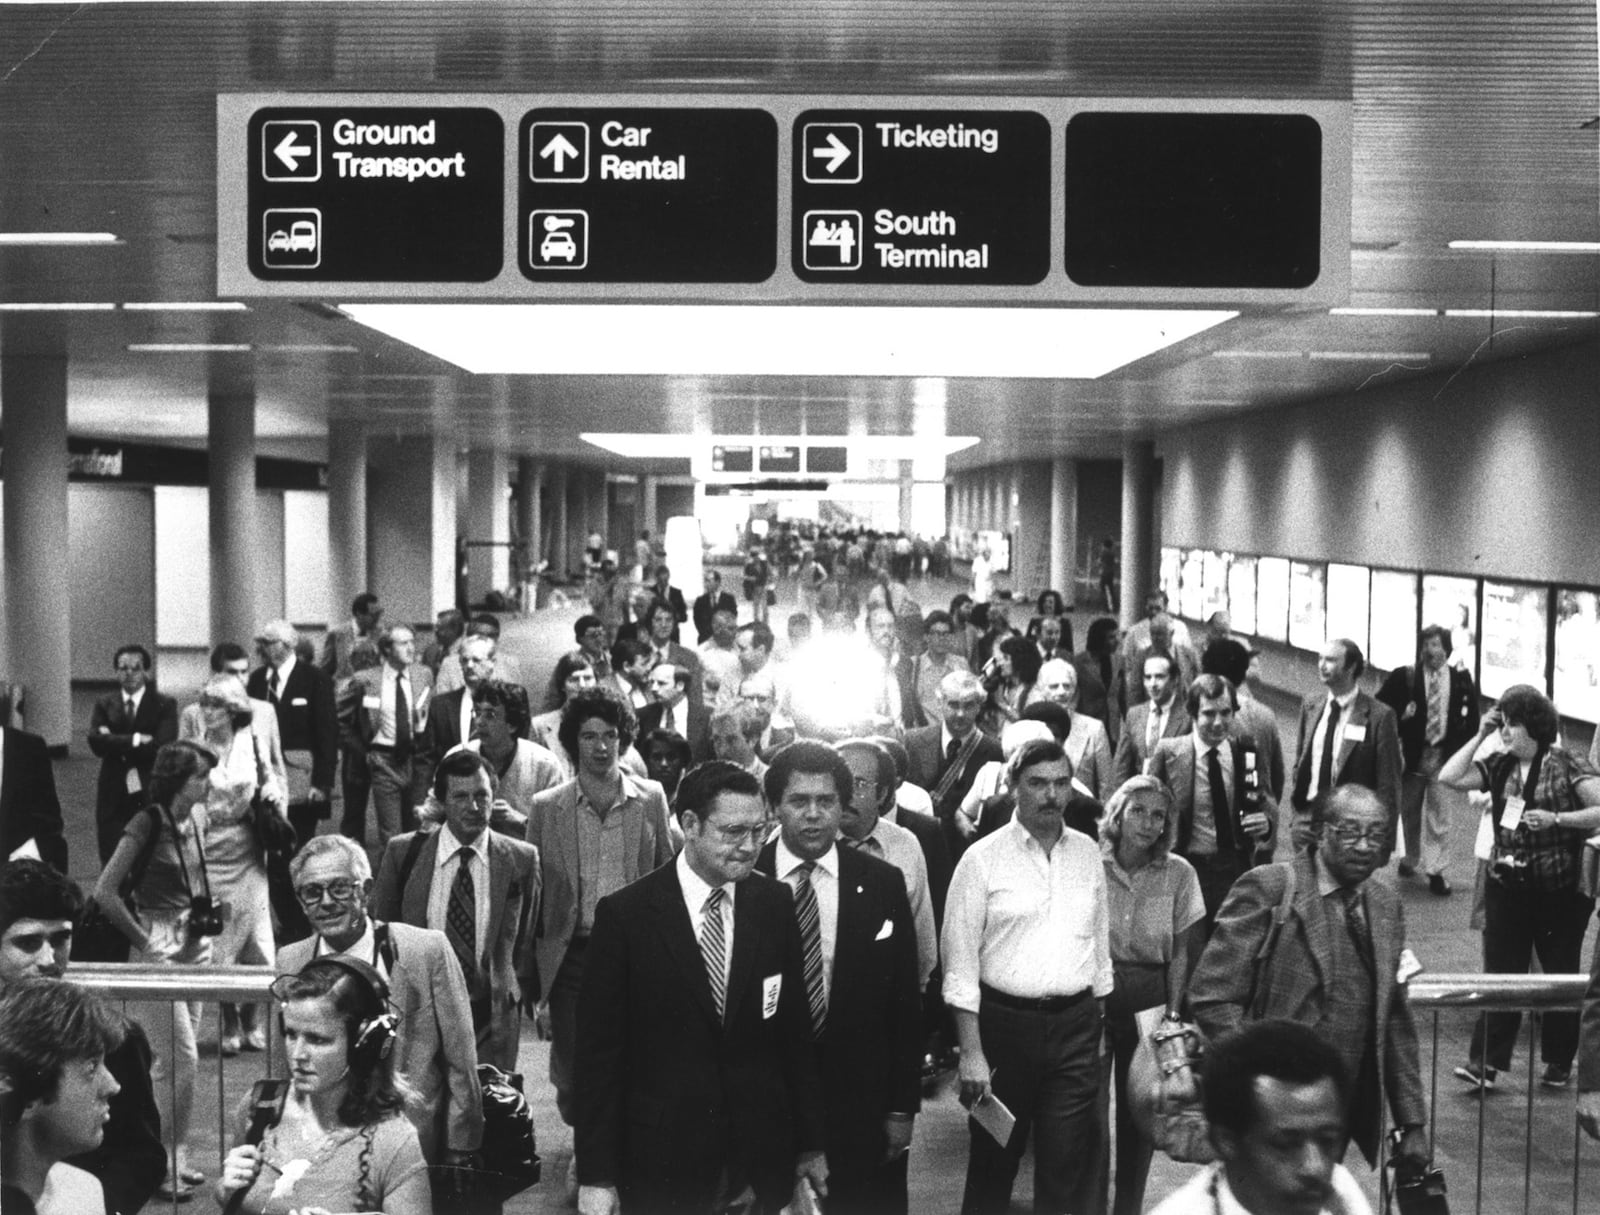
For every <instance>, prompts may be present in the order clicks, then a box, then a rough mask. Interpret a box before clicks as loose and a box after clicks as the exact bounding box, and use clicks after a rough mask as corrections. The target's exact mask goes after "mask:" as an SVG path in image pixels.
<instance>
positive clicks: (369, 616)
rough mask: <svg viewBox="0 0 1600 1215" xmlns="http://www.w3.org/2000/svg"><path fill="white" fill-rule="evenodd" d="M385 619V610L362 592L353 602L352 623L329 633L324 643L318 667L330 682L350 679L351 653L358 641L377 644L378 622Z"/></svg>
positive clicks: (369, 593) (372, 597)
mask: <svg viewBox="0 0 1600 1215" xmlns="http://www.w3.org/2000/svg"><path fill="white" fill-rule="evenodd" d="M382 618H383V608H382V607H381V606H379V604H378V597H377V596H376V595H374V594H373V593H372V592H371V591H362V592H361V594H359V595H357V596H356V597H355V598H354V599H353V600H351V601H350V619H349V620H346V621H345V622H344V623H343V624H341V625H339V627H338V628H335V629H331V630H329V632H328V636H327V638H326V639H325V640H324V641H323V643H322V657H321V659H320V660H319V661H318V662H317V665H318V666H319V667H321V668H322V669H323V671H324V672H326V674H327V676H328V678H329V679H332V680H334V681H338V680H340V679H345V678H348V677H349V675H350V654H351V651H353V650H354V649H355V648H356V643H357V642H359V641H363V640H374V641H375V640H376V633H377V628H378V621H379V620H381V619H382Z"/></svg>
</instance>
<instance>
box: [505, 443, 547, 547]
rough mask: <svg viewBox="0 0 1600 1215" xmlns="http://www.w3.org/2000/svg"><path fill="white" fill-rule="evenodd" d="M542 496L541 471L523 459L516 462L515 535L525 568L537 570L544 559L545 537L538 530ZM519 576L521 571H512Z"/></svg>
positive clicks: (540, 521) (540, 525) (534, 463)
mask: <svg viewBox="0 0 1600 1215" xmlns="http://www.w3.org/2000/svg"><path fill="white" fill-rule="evenodd" d="M542 493H544V468H543V467H542V466H541V465H539V464H538V463H537V462H535V461H534V460H531V459H529V458H528V457H527V456H523V457H521V458H520V459H518V460H517V535H518V537H520V538H521V540H522V544H523V547H524V549H525V551H526V553H527V561H528V567H527V568H528V569H530V570H532V569H536V568H537V567H538V565H539V562H541V561H543V560H544V535H543V533H542V532H541V531H540V528H541V527H542V526H543V522H544V511H543V510H542V509H541V506H540V502H539V495H541V494H542ZM512 572H513V575H516V576H520V574H521V572H522V571H515V570H514V571H512Z"/></svg>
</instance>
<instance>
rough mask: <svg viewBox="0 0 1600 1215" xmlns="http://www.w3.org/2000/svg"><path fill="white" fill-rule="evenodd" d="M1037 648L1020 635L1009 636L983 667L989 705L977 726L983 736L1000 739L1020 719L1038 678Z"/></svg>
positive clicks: (1038, 659)
mask: <svg viewBox="0 0 1600 1215" xmlns="http://www.w3.org/2000/svg"><path fill="white" fill-rule="evenodd" d="M1040 665H1041V663H1040V658H1039V647H1038V646H1036V645H1034V644H1033V642H1031V641H1029V640H1028V639H1027V638H1026V637H1024V636H1022V635H1021V634H1020V633H1009V634H1007V635H1006V636H1005V637H1003V638H1001V639H1000V644H999V645H997V646H996V647H995V651H994V657H992V658H991V659H989V661H988V662H987V663H985V664H984V668H983V686H984V688H985V689H986V690H987V691H988V693H989V703H988V704H986V705H985V706H984V707H983V711H982V713H981V714H980V715H979V717H978V724H979V725H980V726H982V727H983V730H984V733H986V734H992V735H994V736H996V737H998V736H999V734H1000V731H1001V730H1003V729H1005V727H1006V725H1007V724H1008V723H1010V722H1013V721H1016V720H1017V718H1018V717H1020V716H1021V715H1022V710H1023V707H1024V706H1025V705H1026V704H1027V703H1028V693H1029V692H1031V691H1033V685H1034V681H1035V680H1037V679H1038V678H1039V667H1040Z"/></svg>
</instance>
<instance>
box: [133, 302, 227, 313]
mask: <svg viewBox="0 0 1600 1215" xmlns="http://www.w3.org/2000/svg"><path fill="white" fill-rule="evenodd" d="M122 310H123V311H124V312H249V311H250V308H249V306H248V305H246V304H241V303H239V301H238V300H210V301H206V300H194V301H190V302H183V301H170V302H169V301H162V300H140V301H137V302H129V303H126V304H123V305H122Z"/></svg>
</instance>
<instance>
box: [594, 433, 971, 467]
mask: <svg viewBox="0 0 1600 1215" xmlns="http://www.w3.org/2000/svg"><path fill="white" fill-rule="evenodd" d="M578 437H579V438H580V439H582V440H583V441H584V442H586V443H593V444H594V445H595V446H596V447H600V448H604V449H605V450H606V451H609V452H612V453H614V454H616V455H619V456H628V457H630V458H632V459H657V460H663V459H685V460H686V459H689V458H690V457H692V456H697V455H702V454H705V453H708V452H709V451H710V450H711V449H712V448H713V447H716V446H723V447H726V446H736V447H774V446H777V447H805V446H811V447H816V446H822V447H848V448H849V449H850V452H851V454H852V455H855V456H859V457H861V458H862V459H867V460H887V459H910V458H911V455H912V453H913V451H915V454H917V455H941V456H948V455H954V454H955V453H956V452H958V451H965V450H966V449H967V448H969V447H972V446H974V445H975V444H976V443H978V441H979V440H978V437H977V436H976V435H815V434H812V435H696V434H627V433H602V432H598V431H589V432H585V433H583V434H580V435H579V436H578Z"/></svg>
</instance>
